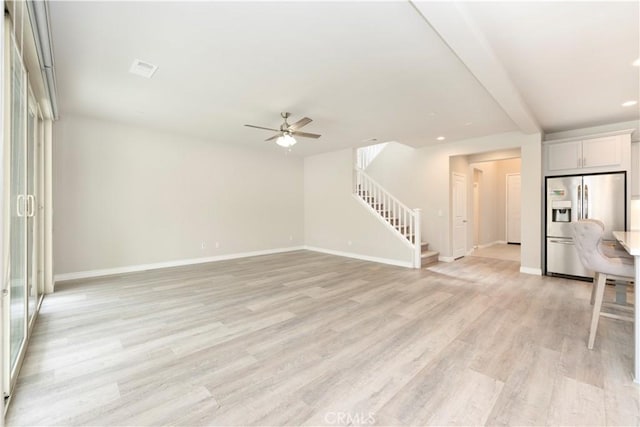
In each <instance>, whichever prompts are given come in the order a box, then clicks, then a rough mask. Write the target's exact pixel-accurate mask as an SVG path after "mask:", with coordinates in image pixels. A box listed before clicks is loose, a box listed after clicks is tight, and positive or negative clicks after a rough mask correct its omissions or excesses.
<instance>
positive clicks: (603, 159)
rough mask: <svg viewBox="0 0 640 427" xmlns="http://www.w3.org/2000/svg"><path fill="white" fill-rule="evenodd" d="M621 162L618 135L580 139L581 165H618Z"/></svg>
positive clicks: (585, 166) (619, 138) (588, 166)
mask: <svg viewBox="0 0 640 427" xmlns="http://www.w3.org/2000/svg"><path fill="white" fill-rule="evenodd" d="M621 162H622V141H621V137H620V135H617V136H605V137H603V138H594V139H585V140H584V141H582V167H583V168H594V167H600V166H618V165H620V163H621Z"/></svg>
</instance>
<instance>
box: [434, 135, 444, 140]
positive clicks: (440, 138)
mask: <svg viewBox="0 0 640 427" xmlns="http://www.w3.org/2000/svg"><path fill="white" fill-rule="evenodd" d="M436 139H437V140H438V141H444V140H445V138H444V136H439V137H437V138H436Z"/></svg>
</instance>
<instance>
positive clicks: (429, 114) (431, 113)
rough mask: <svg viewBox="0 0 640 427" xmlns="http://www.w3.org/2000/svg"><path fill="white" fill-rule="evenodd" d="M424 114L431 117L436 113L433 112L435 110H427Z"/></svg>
mask: <svg viewBox="0 0 640 427" xmlns="http://www.w3.org/2000/svg"><path fill="white" fill-rule="evenodd" d="M426 115H427V116H431V117H433V116H435V115H436V113H435V112H433V111H429V112H428V113H427V114H426Z"/></svg>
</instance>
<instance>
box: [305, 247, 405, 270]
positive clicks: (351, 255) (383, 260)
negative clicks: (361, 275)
mask: <svg viewBox="0 0 640 427" xmlns="http://www.w3.org/2000/svg"><path fill="white" fill-rule="evenodd" d="M303 249H306V250H308V251H313V252H320V253H323V254H329V255H337V256H341V257H346V258H355V259H359V260H362V261H370V262H377V263H380V264H388V265H395V266H396V267H406V268H413V263H412V262H407V261H399V260H397V259H389V258H379V257H373V256H369V255H361V254H356V253H353V252H342V251H335V250H333V249H325V248H318V247H315V246H304V247H303Z"/></svg>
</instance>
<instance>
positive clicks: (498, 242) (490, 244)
mask: <svg viewBox="0 0 640 427" xmlns="http://www.w3.org/2000/svg"><path fill="white" fill-rule="evenodd" d="M498 244H503V245H506V244H507V242H506V241H505V240H496V241H494V242H491V243H486V244H484V245H478V249H484V248H488V247H489V246H493V245H498Z"/></svg>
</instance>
